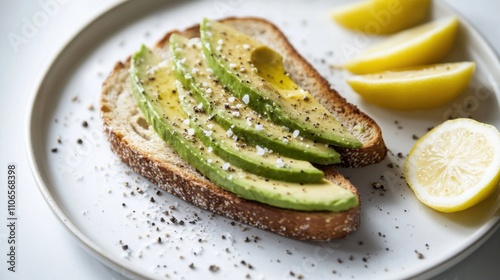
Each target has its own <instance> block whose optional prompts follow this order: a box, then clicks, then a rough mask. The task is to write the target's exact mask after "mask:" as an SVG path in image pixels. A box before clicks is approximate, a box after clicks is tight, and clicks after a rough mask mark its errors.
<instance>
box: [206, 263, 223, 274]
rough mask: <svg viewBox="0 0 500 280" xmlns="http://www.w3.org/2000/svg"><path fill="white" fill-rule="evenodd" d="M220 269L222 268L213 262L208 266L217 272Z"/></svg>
mask: <svg viewBox="0 0 500 280" xmlns="http://www.w3.org/2000/svg"><path fill="white" fill-rule="evenodd" d="M219 269H220V268H219V267H218V266H216V265H214V264H212V265H210V266H209V267H208V270H210V271H211V272H217V271H219Z"/></svg>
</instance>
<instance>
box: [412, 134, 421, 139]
mask: <svg viewBox="0 0 500 280" xmlns="http://www.w3.org/2000/svg"><path fill="white" fill-rule="evenodd" d="M411 138H412V139H413V140H418V138H419V137H418V136H417V135H416V134H413V135H412V136H411Z"/></svg>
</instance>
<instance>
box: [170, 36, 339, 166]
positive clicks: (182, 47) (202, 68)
mask: <svg viewBox="0 0 500 280" xmlns="http://www.w3.org/2000/svg"><path fill="white" fill-rule="evenodd" d="M170 49H171V52H170V53H171V54H172V60H173V62H174V68H175V72H176V77H177V78H178V79H179V80H180V81H181V82H182V83H183V84H184V86H186V87H187V88H189V89H190V90H191V91H192V92H193V93H194V95H195V98H196V99H197V100H198V101H199V102H201V103H203V106H204V108H206V109H207V111H208V113H209V114H210V115H212V116H213V117H214V120H215V121H216V122H217V123H219V124H220V125H222V126H223V127H224V128H225V129H229V128H231V130H232V131H233V132H234V133H235V134H236V135H238V136H239V137H242V138H244V139H245V141H246V142H247V143H249V144H252V145H254V146H257V145H259V146H261V147H265V148H266V149H268V150H272V151H274V152H276V153H278V154H280V155H282V156H286V157H290V158H295V159H299V160H307V161H310V162H314V163H318V164H334V163H339V162H340V155H339V154H338V153H337V152H336V151H335V150H334V149H332V148H330V147H328V145H325V144H324V143H316V142H315V141H313V140H310V139H306V138H304V137H302V136H301V135H300V134H299V131H298V130H296V131H290V130H288V129H286V128H285V127H283V126H280V125H276V124H274V123H273V122H271V121H270V120H268V119H266V118H264V117H262V116H261V115H260V114H259V113H257V112H255V111H254V110H252V109H250V108H249V107H248V106H247V105H246V104H245V103H244V102H242V101H241V100H239V99H237V98H235V97H234V96H233V95H232V94H231V93H230V92H229V91H227V90H226V89H225V88H224V86H223V85H222V84H221V83H220V82H219V81H218V80H217V78H216V77H215V76H214V75H213V73H212V72H211V70H210V69H209V68H208V67H207V65H206V63H205V61H204V59H203V54H202V51H201V41H200V39H199V38H193V39H187V38H185V37H182V36H180V35H177V34H173V35H172V36H170Z"/></svg>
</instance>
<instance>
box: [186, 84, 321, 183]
mask: <svg viewBox="0 0 500 280" xmlns="http://www.w3.org/2000/svg"><path fill="white" fill-rule="evenodd" d="M177 92H178V94H179V99H180V100H181V105H182V108H183V109H184V112H186V113H187V114H188V116H189V124H190V125H191V128H193V129H194V130H195V134H196V136H197V137H198V138H199V139H200V140H201V141H202V142H203V144H204V145H205V146H206V147H210V149H212V150H213V152H215V153H216V154H217V155H219V156H220V157H221V158H223V159H224V160H226V161H228V162H229V163H231V164H234V165H236V166H238V167H240V168H242V169H243V170H246V171H249V172H252V173H253V174H256V175H260V176H263V177H266V178H269V179H276V180H282V181H289V182H297V183H316V182H320V181H321V180H322V179H323V172H322V171H321V170H319V169H317V168H315V167H314V166H312V165H311V163H309V162H307V161H299V160H293V159H289V158H285V157H280V156H279V155H277V154H275V153H270V152H269V151H266V150H265V149H264V148H261V147H260V146H259V147H253V146H250V145H248V144H247V143H246V142H244V141H242V140H241V139H239V138H238V136H237V135H236V134H234V132H233V131H232V129H231V128H229V129H227V130H226V129H224V128H222V127H221V126H220V125H219V124H218V123H216V122H215V121H213V118H212V116H210V115H208V114H207V113H206V112H205V109H204V108H203V104H202V103H198V102H197V101H196V99H195V98H194V97H193V96H192V93H191V92H187V91H186V90H185V89H184V86H183V85H182V84H181V83H180V82H177Z"/></svg>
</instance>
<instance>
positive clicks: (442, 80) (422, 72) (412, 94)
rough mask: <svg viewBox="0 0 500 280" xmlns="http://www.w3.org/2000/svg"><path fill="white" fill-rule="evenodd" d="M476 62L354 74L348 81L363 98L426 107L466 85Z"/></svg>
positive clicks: (438, 103)
mask: <svg viewBox="0 0 500 280" xmlns="http://www.w3.org/2000/svg"><path fill="white" fill-rule="evenodd" d="M475 65H476V64H475V63H474V62H459V63H443V64H435V65H428V66H420V67H415V68H406V69H401V70H398V71H388V72H381V73H378V74H366V75H360V76H354V77H351V78H349V79H347V82H348V83H349V85H350V86H351V87H352V88H353V89H354V91H356V92H357V93H358V94H359V95H360V96H362V97H363V98H364V99H365V100H366V101H368V102H370V103H373V104H376V105H378V106H382V107H385V108H390V109H399V110H415V109H428V108H433V107H438V106H441V105H443V104H444V103H446V102H448V101H450V100H452V99H453V98H455V97H457V96H458V95H460V94H461V93H462V92H463V91H464V90H465V89H466V88H467V86H468V84H469V82H470V80H471V78H472V75H473V74H474V69H475Z"/></svg>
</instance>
